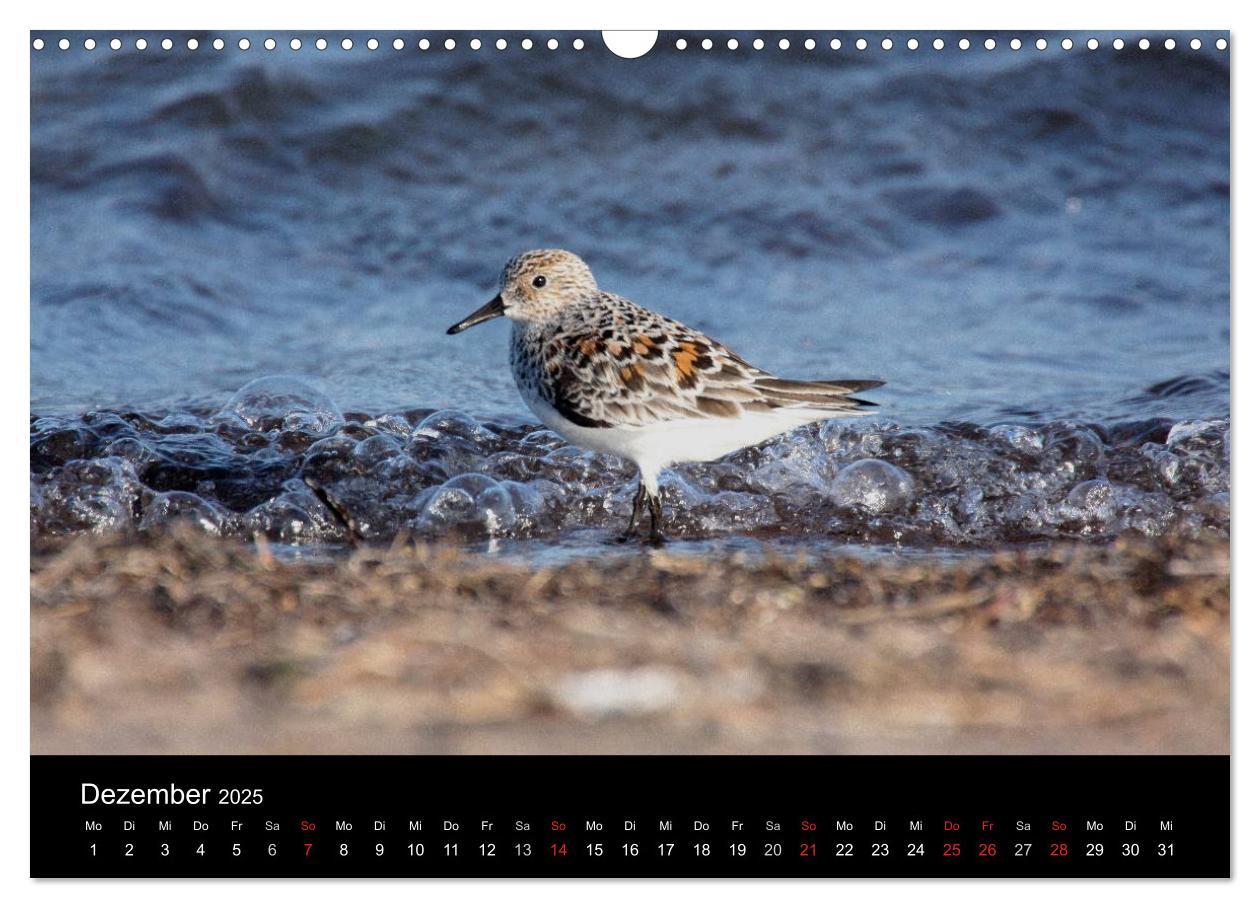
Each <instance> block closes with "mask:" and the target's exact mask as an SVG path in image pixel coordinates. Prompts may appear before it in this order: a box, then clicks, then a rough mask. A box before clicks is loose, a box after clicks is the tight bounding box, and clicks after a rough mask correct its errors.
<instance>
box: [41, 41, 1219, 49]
mask: <svg viewBox="0 0 1260 908" xmlns="http://www.w3.org/2000/svg"><path fill="white" fill-rule="evenodd" d="M288 43H289V48H290V49H291V50H301V49H302V48H303V46H304V44H303V42H302V39H301V38H290V39H289V42H288ZM107 44H108V46H109V48H110V49H111V50H122V49H123V46H124V42H123V40H122V39H121V38H111V39H110V40H109V41H108V42H107ZM134 44H135V49H136V50H147V49H148V47H149V42H148V40H147V39H145V38H136V39H135V42H134ZM158 44H159V46H160V47H161V48H162V49H163V50H172V49H174V47H175V42H174V40H172V39H171V38H163V39H161V41H159V42H158ZM184 44H185V46H186V47H187V48H188V49H189V50H197V49H199V48H200V47H201V42H200V41H199V40H198V39H197V38H189V39H188V40H187V41H186V42H184ZM363 44H364V46H365V47H366V48H367V49H368V50H378V49H379V48H380V47H381V42H380V41H379V40H377V39H376V38H368V39H367V40H366V41H365V42H363ZM826 44H827V46H828V47H830V48H831V49H832V50H841V49H842V48H843V47H844V42H842V41H841V40H840V39H839V38H832V39H831V40H830V41H827V42H826ZM956 44H957V47H958V49H959V50H964V51H965V50H970V49H971V47H972V43H971V39H970V38H959V39H958V41H957V42H956ZM1005 44H1006V46H1007V47H1009V48H1010V49H1011V50H1020V49H1022V48H1023V47H1024V42H1023V41H1022V40H1021V39H1020V38H1011V39H1010V40H1009V41H1008V42H1005ZM1215 44H1216V49H1217V50H1225V49H1226V48H1227V47H1229V42H1228V41H1226V40H1225V39H1224V38H1217V39H1216V42H1215ZM312 45H313V46H314V48H315V49H316V50H327V49H328V47H329V46H330V45H329V41H328V39H327V38H316V39H315V40H314V41H313V42H312ZM697 45H698V46H699V47H700V49H701V50H706V51H708V50H712V49H713V48H714V47H715V46H716V45H715V44H714V41H713V39H712V38H703V39H701V40H700V41H698V42H697ZM1057 45H1058V46H1059V47H1061V48H1062V49H1063V50H1072V49H1073V48H1074V47H1075V43H1074V42H1073V40H1072V39H1071V38H1063V39H1061V40H1059V41H1058V42H1057ZM46 46H47V45H46V42H45V41H44V39H43V38H35V39H34V40H33V41H32V42H31V47H32V48H34V49H35V50H43V49H44V48H45V47H46ZM56 46H57V48H58V49H60V50H69V49H70V47H71V42H70V39H69V38H61V39H59V40H58V41H57V45H56ZM97 46H98V44H97V41H96V39H95V38H85V39H83V49H84V50H95V49H96V48H97ZM209 46H210V47H211V48H213V49H214V50H223V49H224V48H226V47H227V46H228V42H226V41H225V40H224V39H223V38H214V39H213V40H211V41H210V42H209ZM279 46H280V45H279V43H278V42H277V41H276V39H275V38H265V39H263V41H262V48H263V49H264V50H275V49H276V48H277V47H279ZM390 46H391V47H393V48H394V50H404V49H406V47H407V46H408V45H407V42H406V41H404V40H403V39H402V38H394V39H393V40H392V41H391V42H390ZM467 46H468V48H469V49H470V50H481V48H482V46H483V45H482V41H481V39H480V38H470V39H469V40H468V42H467ZM494 46H495V48H496V49H497V50H507V49H508V47H509V42H508V40H507V39H506V38H499V39H497V40H496V41H495V42H494ZM545 46H546V48H547V49H548V50H558V49H559V48H560V41H559V39H557V38H549V39H547V40H546V42H545ZM571 46H572V48H573V49H574V50H583V49H584V48H585V47H586V42H585V41H583V40H582V39H581V38H574V39H573V40H572V42H571ZM689 46H691V45H690V44H689V43H688V41H687V39H686V38H678V39H677V40H676V41H675V42H674V48H675V49H676V50H687V48H688V47H689ZM751 46H752V49H753V50H764V49H765V47H766V42H765V40H764V39H762V38H754V39H753V40H752V42H751ZM802 46H803V47H804V48H805V50H814V49H816V48H817V47H819V42H818V41H816V40H815V39H813V38H806V39H805V40H804V41H803V42H802ZM874 46H878V47H879V48H881V49H882V50H885V51H889V50H892V49H893V48H895V47H896V46H897V42H895V41H894V40H893V39H892V38H883V39H882V40H879V41H878V44H877V45H873V44H872V43H871V42H869V41H867V39H866V38H858V39H857V40H856V41H854V42H853V47H854V48H856V49H857V50H859V51H864V50H867V49H868V48H871V47H874ZM904 46H905V48H906V49H907V50H918V49H919V47H920V46H921V45H920V42H919V39H918V38H907V39H906V40H905V42H904ZM930 46H931V47H932V49H933V50H938V51H939V50H944V49H945V48H946V47H948V46H949V43H947V42H946V41H945V39H944V38H935V39H933V40H932V41H931V42H930ZM981 46H982V47H984V49H985V50H989V51H991V50H996V49H997V48H998V47H999V46H1001V45H999V43H998V41H997V39H996V38H985V39H984V41H983V42H982V44H981ZM1032 46H1034V47H1036V48H1037V50H1046V49H1047V48H1049V47H1051V46H1052V44H1051V42H1049V41H1047V40H1046V39H1045V38H1037V39H1036V40H1035V41H1033V42H1032ZM1084 46H1085V47H1086V48H1088V49H1089V50H1098V48H1099V47H1101V46H1102V42H1101V41H1099V39H1097V38H1088V39H1086V40H1085V42H1084ZM1111 46H1112V47H1113V48H1114V49H1116V50H1123V49H1124V48H1125V40H1124V39H1123V38H1115V39H1113V40H1112V41H1111ZM1151 46H1152V42H1151V40H1150V39H1149V38H1139V39H1138V40H1137V47H1138V48H1139V49H1140V50H1149V49H1150V48H1151ZM1163 46H1164V49H1165V50H1175V49H1176V48H1177V42H1176V40H1175V39H1173V38H1166V39H1165V40H1164V42H1163ZM236 47H237V49H238V50H249V49H250V48H251V47H252V44H251V42H250V40H249V39H248V38H240V39H238V40H237V41H236ZM340 47H341V49H342V50H354V48H355V42H354V39H352V38H342V39H341V41H340ZM416 47H417V48H418V49H419V50H422V51H423V50H430V49H436V48H438V47H441V48H443V49H445V50H448V51H451V50H455V49H456V48H458V47H459V42H458V41H456V40H455V39H454V38H446V39H445V40H440V39H437V40H430V39H428V38H421V39H420V40H419V41H418V42H417V43H416ZM520 47H521V49H522V50H533V48H534V40H533V39H532V38H522V39H521V41H520ZM1202 47H1203V41H1202V40H1201V39H1199V38H1191V39H1190V49H1191V50H1199V49H1200V48H1202ZM726 48H727V50H739V48H740V42H739V40H738V39H737V38H729V39H727V41H726ZM778 48H779V50H791V48H792V42H791V40H790V39H788V38H780V39H779V41H778Z"/></svg>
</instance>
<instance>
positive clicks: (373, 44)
mask: <svg viewBox="0 0 1260 908" xmlns="http://www.w3.org/2000/svg"><path fill="white" fill-rule="evenodd" d="M380 46H381V42H380V41H377V40H376V39H375V38H368V42H367V49H368V50H376V49H377V48H378V47H380Z"/></svg>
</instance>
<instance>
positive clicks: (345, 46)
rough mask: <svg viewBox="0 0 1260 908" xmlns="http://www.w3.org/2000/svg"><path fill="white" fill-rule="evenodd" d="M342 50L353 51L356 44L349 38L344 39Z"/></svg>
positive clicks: (342, 40)
mask: <svg viewBox="0 0 1260 908" xmlns="http://www.w3.org/2000/svg"><path fill="white" fill-rule="evenodd" d="M341 49H342V50H353V49H354V42H353V41H351V40H350V39H349V38H342V39H341Z"/></svg>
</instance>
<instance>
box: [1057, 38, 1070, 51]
mask: <svg viewBox="0 0 1260 908" xmlns="http://www.w3.org/2000/svg"><path fill="white" fill-rule="evenodd" d="M1059 46H1060V47H1062V48H1063V49H1064V50H1071V49H1072V39H1071V38H1064V39H1063V40H1062V41H1060V42H1059Z"/></svg>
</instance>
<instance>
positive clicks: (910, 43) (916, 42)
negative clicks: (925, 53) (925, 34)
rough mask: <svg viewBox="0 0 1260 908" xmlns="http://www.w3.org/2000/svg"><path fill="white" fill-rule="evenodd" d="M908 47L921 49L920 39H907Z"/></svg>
mask: <svg viewBox="0 0 1260 908" xmlns="http://www.w3.org/2000/svg"><path fill="white" fill-rule="evenodd" d="M906 47H908V48H910V49H911V50H918V49H919V39H918V38H911V39H910V40H909V41H907V42H906Z"/></svg>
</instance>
